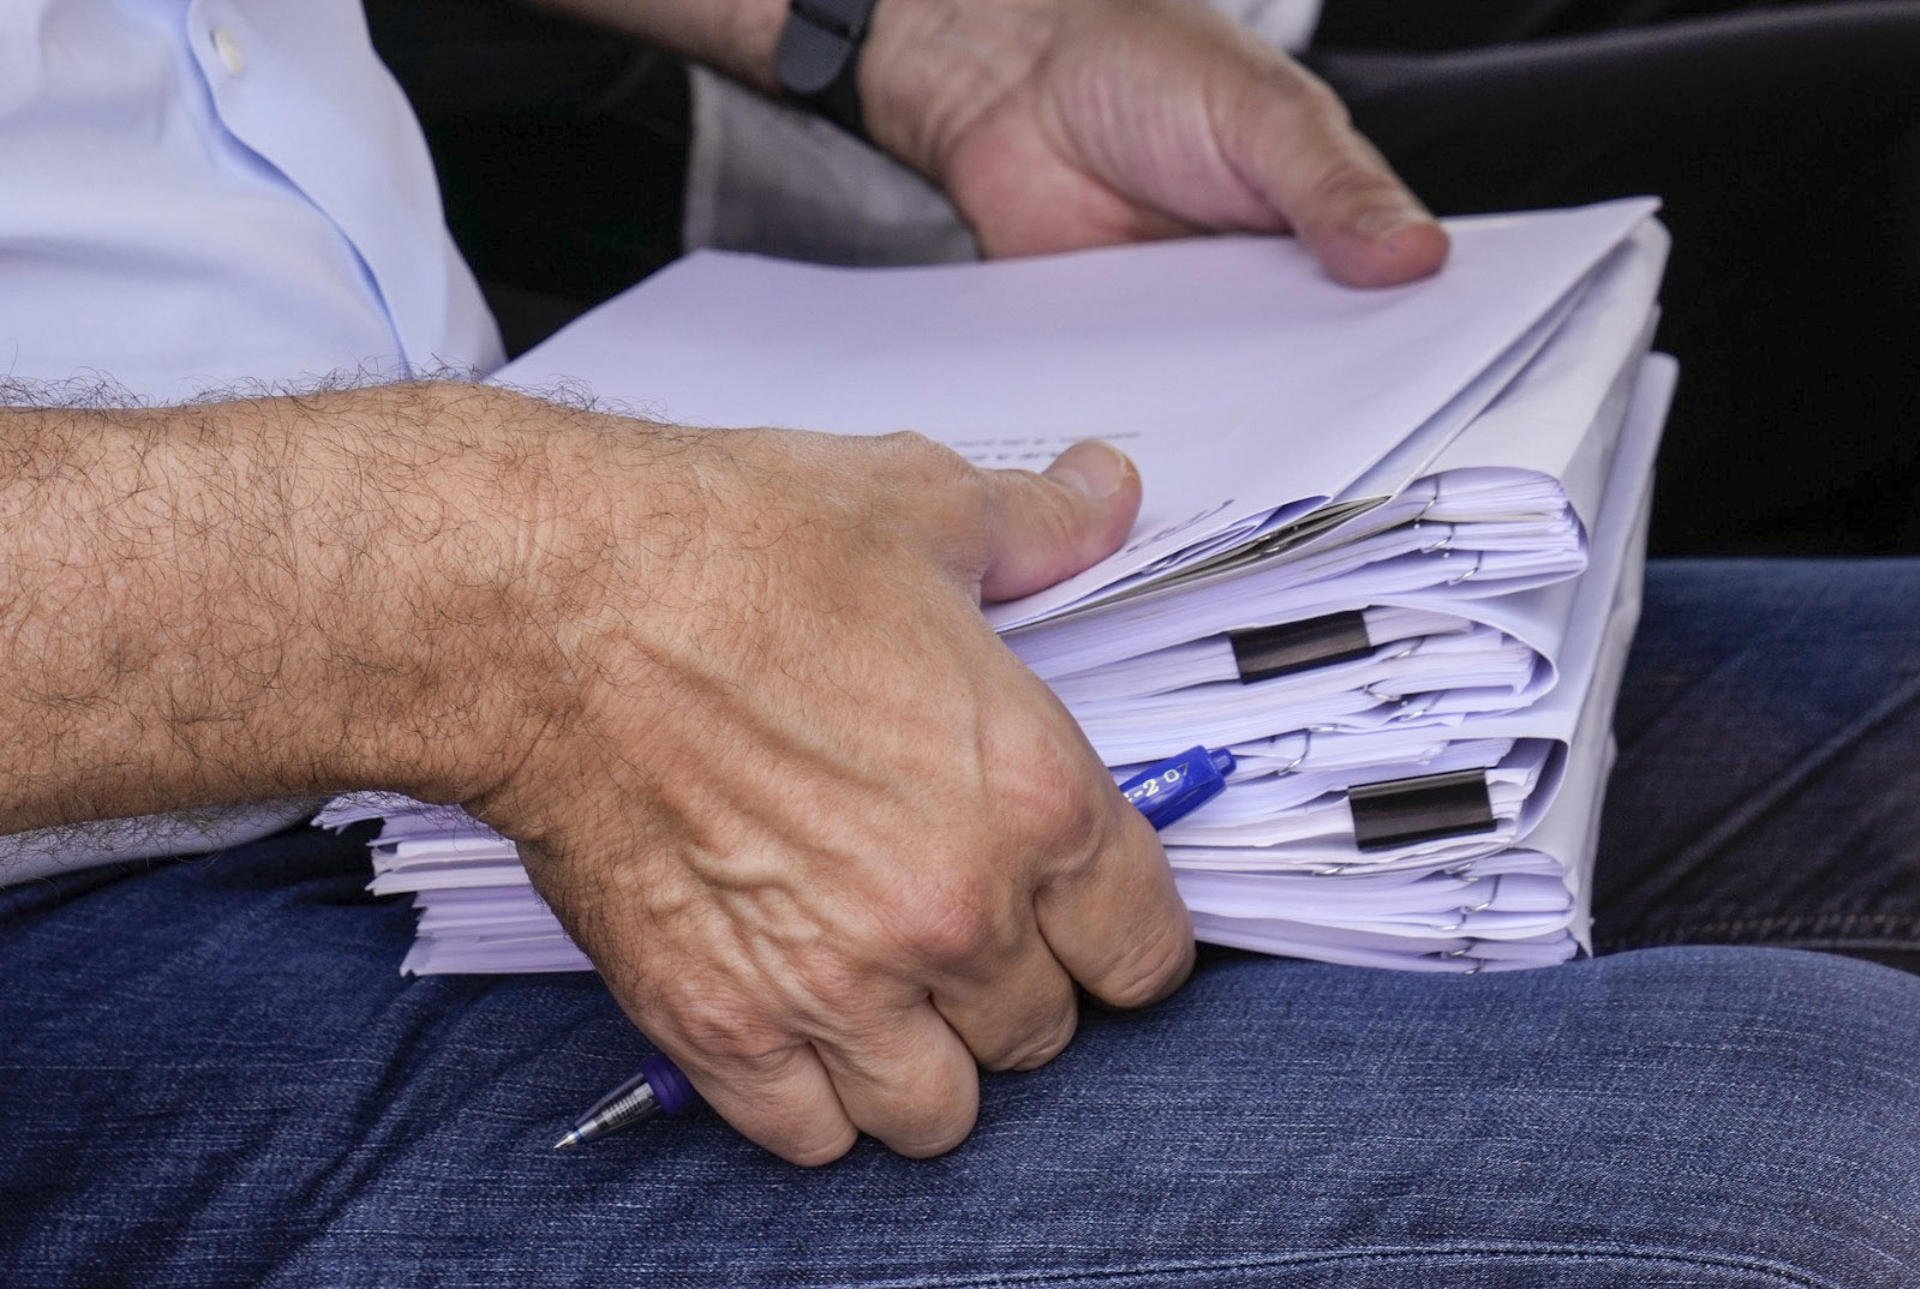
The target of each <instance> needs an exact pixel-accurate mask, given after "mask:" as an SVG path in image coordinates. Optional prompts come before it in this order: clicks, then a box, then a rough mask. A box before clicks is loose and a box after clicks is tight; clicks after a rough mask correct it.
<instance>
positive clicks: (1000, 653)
mask: <svg viewBox="0 0 1920 1289" xmlns="http://www.w3.org/2000/svg"><path fill="white" fill-rule="evenodd" d="M630 425H631V423H627V424H626V426H622V425H620V424H611V425H606V426H603V427H602V431H601V436H600V437H599V438H598V439H597V440H594V441H593V442H592V445H591V448H590V449H589V450H586V451H584V453H583V454H581V455H579V456H577V457H573V458H570V459H569V461H568V463H567V464H566V465H565V466H564V467H563V477H562V479H561V484H562V488H563V491H564V493H565V494H566V495H567V501H568V505H567V506H566V508H565V509H564V510H562V509H560V508H558V507H556V508H554V509H553V510H551V511H549V514H550V516H551V518H550V519H549V520H548V522H546V523H545V524H544V525H543V526H542V527H541V528H539V529H538V530H536V531H537V535H538V538H539V540H538V542H537V549H538V551H539V555H538V557H537V558H536V559H535V560H534V561H533V562H532V563H531V564H530V566H529V569H530V571H529V574H528V577H529V586H530V587H531V588H533V589H534V591H535V598H536V600H537V601H538V602H543V603H547V604H551V605H554V606H557V608H556V610H555V611H554V613H553V616H552V617H551V619H550V620H549V621H548V622H546V623H544V624H536V625H540V626H541V627H542V629H543V630H546V631H548V632H550V638H551V640H552V641H553V653H552V661H553V671H552V675H551V677H550V678H549V682H550V683H549V684H548V685H547V686H546V687H545V692H546V693H548V694H550V695H553V696H554V697H553V699H552V701H551V702H550V704H549V712H550V715H549V718H548V720H547V723H546V728H545V730H544V732H543V733H542V734H541V735H540V736H539V737H538V738H537V739H535V740H533V741H532V742H531V744H530V745H529V747H528V749H527V751H526V753H525V755H524V757H522V758H519V759H517V761H516V763H515V764H514V766H513V768H512V770H511V772H510V773H509V774H508V775H507V776H506V777H505V779H504V780H503V781H502V782H501V783H499V784H498V785H497V786H495V787H493V788H492V789H491V790H489V791H487V792H486V793H484V794H483V795H481V796H479V797H478V799H475V800H472V801H471V802H470V803H469V804H470V808H471V809H473V810H474V811H475V812H476V813H477V814H479V815H480V816H481V817H483V818H485V819H487V820H488V821H489V822H491V823H493V824H494V825H495V826H496V827H498V828H500V829H501V830H502V831H504V832H506V833H507V834H508V835H510V836H512V837H514V838H515V839H516V840H518V841H519V842H520V843H521V851H522V854H523V855H524V856H525V857H526V859H527V863H528V868H529V871H530V872H531V874H532V875H533V878H534V882H535V884H536V885H537V886H538V887H539V888H540V890H541V891H542V893H543V894H544V895H545V896H546V898H547V899H548V901H549V902H550V903H551V905H552V906H553V908H554V910H555V911H556V912H557V913H558V914H559V916H560V918H561V920H562V921H563V922H564V923H565V924H566V925H567V927H568V929H569V930H570V931H571V932H572V934H573V935H574V937H575V938H576V939H577V940H578V942H579V943H580V944H581V946H582V947H583V948H584V949H585V950H586V951H587V953H588V954H589V955H590V956H591V957H592V958H593V959H594V961H595V963H596V964H597V965H598V966H599V967H600V969H601V972H602V973H603V975H604V976H605V977H606V979H607V981H608V983H609V984H610V985H611V987H612V989H613V991H614V993H615V995H616V996H617V997H618V998H619V1000H620V1002H621V1003H622V1005H623V1006H624V1007H625V1008H626V1010H627V1011H628V1013H629V1014H630V1015H631V1016H632V1017H633V1019H634V1021H635V1022H636V1023H638V1024H639V1025H640V1026H641V1027H642V1028H643V1029H645V1031H646V1032H647V1033H648V1035H649V1036H651V1037H652V1038H653V1039H654V1040H655V1041H656V1042H657V1043H658V1044H660V1046H662V1047H663V1048H664V1049H665V1050H666V1051H667V1052H668V1053H669V1054H670V1055H672V1056H673V1058H674V1059H675V1060H676V1061H677V1062H678V1063H679V1064H680V1066H681V1067H682V1068H683V1069H684V1070H685V1071H686V1072H687V1074H688V1075H689V1076H690V1077H691V1078H692V1080H693V1082H694V1083H695V1084H696V1085H697V1086H698V1087H699V1089H700V1091H701V1093H702V1094H703V1095H704V1096H705V1097H706V1098H707V1100H708V1101H709V1102H710V1103H711V1104H712V1105H713V1106H714V1107H715V1108H716V1109H718V1110H719V1112H720V1113H721V1114H723V1115H724V1116H725V1117H726V1118H727V1119H729V1120H730V1121H731V1122H732V1123H733V1124H734V1125H735V1126H736V1127H738V1128H739V1129H740V1130H741V1131H742V1132H744V1133H745V1134H746V1135H748V1136H749V1137H751V1138H753V1139H754V1140H756V1141H758V1142H760V1143H762V1144H763V1145H765V1146H767V1147H768V1148H770V1149H772V1150H774V1151H776V1152H778V1153H779V1154H781V1155H783V1156H785V1157H787V1158H788V1159H790V1160H793V1161H795V1162H799V1163H808V1164H817V1163H823V1162H826V1161H828V1160H831V1159H834V1158H837V1157H838V1156H839V1155H840V1154H842V1153H843V1152H844V1151H846V1150H847V1148H848V1147H849V1146H850V1145H851V1144H852V1142H853V1140H854V1137H855V1130H856V1129H859V1130H862V1131H865V1132H867V1133H870V1134H872V1135H873V1136H875V1137H878V1138H879V1139H880V1140H881V1141H883V1142H885V1143H886V1144H887V1145H889V1146H891V1147H892V1148H894V1149H895V1150H897V1151H900V1152H902V1153H904V1154H909V1155H929V1154H935V1153H938V1152H941V1151H944V1150H947V1149H949V1148H951V1147H952V1146H954V1145H955V1144H957V1143H958V1142H959V1141H960V1140H961V1139H962V1138H963V1137H964V1136H965V1135H966V1133H967V1132H968V1130H969V1129H970V1128H971V1126H972V1123H973V1120H974V1115H975V1110H976V1106H977V1097H978V1087H977V1065H984V1066H986V1067H987V1068H989V1069H996V1070H999V1069H1024V1068H1030V1067H1033V1066H1037V1065H1040V1064H1042V1063H1044V1062H1046V1061H1048V1060H1051V1059H1052V1058H1053V1057H1054V1056H1055V1055H1056V1054H1057V1053H1058V1052H1059V1051H1060V1050H1061V1049H1062V1048H1063V1047H1065V1046H1066V1044H1067V1041H1068V1039H1069V1038H1070V1037H1071V1036H1072V1034H1073V1031H1074V1022H1075V991H1074V982H1076V981H1077V982H1079V983H1080V984H1081V985H1083V986H1085V987H1086V989H1087V990H1089V991H1090V992H1091V993H1092V994H1094V995H1095V996H1096V997H1098V998H1101V999H1103V1000H1105V1001H1107V1002H1109V1003H1113V1004H1118V1005H1125V1006H1131V1005H1138V1004H1143V1003H1148V1002H1151V1001H1154V1000H1155V999H1158V998H1160V997H1162V996H1163V995H1165V994H1166V993H1168V992H1169V991H1171V990H1172V989H1173V988H1174V987H1175V986H1176V985H1178V983H1179V982H1180V981H1181V980H1182V979H1183V978H1184V976H1185V975H1186V973H1187V971H1188V969H1189V966H1190V964H1191V961H1192V951H1193V943H1192V931H1191V926H1190V923H1189V920H1188V917H1187V914H1186V911H1185V909H1184V907H1183V906H1182V904H1181V903H1180V900H1179V898H1178V896H1177V894H1176V892H1175V890H1174V887H1173V882H1172V877H1171V874H1170V871H1169V869H1168V867H1167V864H1166V859H1165V856H1164V854H1163V852H1162V851H1161V848H1160V846H1159V844H1158V842H1157V840H1156V838H1155V836H1154V833H1153V831H1152V829H1151V828H1150V827H1149V826H1148V825H1147V823H1146V822H1145V821H1144V820H1143V819H1142V817H1141V816H1140V815H1139V813H1138V812H1137V811H1135V810H1134V809H1133V808H1131V807H1130V806H1128V805H1127V804H1126V802H1125V800H1124V799H1123V798H1122V797H1121V796H1120V794H1119V792H1118V790H1117V789H1116V788H1115V786H1114V783H1113V780H1112V778H1111V777H1110V776H1109V775H1108V774H1107V772H1106V771H1105V770H1104V769H1103V768H1102V767H1101V765H1100V763H1099V761H1098V759H1097V758H1096V757H1095V755H1094V754H1093V752H1092V750H1091V749H1090V748H1089V747H1088V746H1087V744H1086V742H1085V740H1084V739H1083V738H1082V736H1081V735H1080V733H1079V730H1078V729H1077V727H1076V726H1075V725H1074V723H1073V721H1072V719H1071V717H1069V716H1068V715H1067V713H1066V711H1065V710H1064V709H1063V708H1062V707H1061V706H1060V704H1059V703H1058V702H1057V701H1056V700H1055V699H1054V698H1053V696H1052V695H1051V694H1050V693H1049V692H1048V691H1047V689H1046V688H1045V687H1044V686H1043V685H1042V684H1041V683H1040V682H1039V681H1038V680H1036V679H1035V678H1034V677H1033V676H1032V675H1031V674H1030V673H1029V672H1028V671H1027V670H1026V669H1025V668H1024V667H1022V666H1021V665H1020V663H1019V662H1018V661H1017V660H1016V659H1015V658H1014V656H1013V655H1012V653H1011V652H1009V651H1008V650H1007V649H1006V648H1005V646H1004V645H1002V644H1001V642H1000V641H999V640H998V639H997V638H996V637H995V636H994V635H993V633H992V632H991V631H990V630H989V629H988V628H987V626H986V624H985V622H984V620H983V619H982V617H981V615H980V612H979V603H980V600H981V598H982V597H985V598H987V599H997V598H1007V597H1011V596H1017V595H1022V594H1025V593H1027V592H1030V591H1033V590H1037V589H1039V588H1041V587H1044V586H1047V585H1050V584H1051V583H1053V582H1055V581H1058V580H1059V579H1060V578H1062V577H1064V576H1066V575H1068V574H1070V573H1073V572H1076V571H1078V570H1079V569H1081V568H1083V567H1085V566H1087V565H1088V564H1090V563H1092V562H1094V561H1095V560H1097V559H1099V558H1100V557H1102V556H1104V555H1106V554H1107V553H1109V552H1110V551H1111V550H1113V549H1114V548H1115V547H1116V546H1117V545H1118V544H1119V542H1120V541H1121V540H1122V538H1123V537H1124V536H1125V534H1126V532H1127V530H1128V528H1129V526H1130V524H1131V522H1132V520H1133V517H1134V515H1135V512H1136V510H1137V508H1138V505H1139V498H1140V485H1139V480H1138V477H1137V475H1136V474H1135V472H1134V470H1133V468H1132V466H1131V464H1130V463H1129V462H1128V461H1127V460H1126V459H1125V458H1124V457H1122V456H1121V455H1120V454H1119V453H1118V452H1117V451H1115V450H1113V449H1111V448H1109V447H1106V446H1104V445H1100V444H1083V445H1080V446H1078V447H1076V448H1074V449H1072V450H1071V451H1069V452H1068V453H1066V454H1065V455H1064V456H1063V457H1061V458H1060V460H1059V461H1058V462H1056V463H1055V464H1054V465H1053V466H1052V467H1051V468H1050V469H1049V471H1048V472H1047V473H1046V474H1045V475H1035V474H1029V473H1022V472H1010V471H983V470H976V469H974V468H973V467H971V466H969V465H968V464H967V463H966V462H965V461H963V460H961V459H960V458H959V457H957V456H955V455H954V454H953V453H951V452H949V451H947V450H946V449H944V448H940V447H937V446H935V445H933V444H930V443H928V442H926V441H925V440H922V439H919V438H917V437H915V436H910V435H902V436H895V437H891V438H885V439H843V438H836V437H831V436H824V435H813V434H798V433H785V432H728V433H723V434H706V435H686V436H678V435H675V436H674V437H672V438H670V439H661V438H659V437H657V436H656V437H654V438H652V439H651V440H649V439H648V438H646V437H644V436H642V437H636V436H635V435H634V434H633V431H632V430H631V428H628V427H629V426H630ZM664 433H671V432H664ZM663 442H668V443H671V444H672V446H671V449H670V450H664V451H663V450H662V447H661V444H662V443H663Z"/></svg>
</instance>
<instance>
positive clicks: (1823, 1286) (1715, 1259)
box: [869, 1244, 1844, 1289]
mask: <svg viewBox="0 0 1920 1289" xmlns="http://www.w3.org/2000/svg"><path fill="white" fill-rule="evenodd" d="M1541 1258H1554V1259H1557V1260H1559V1261H1562V1262H1606V1261H1622V1262H1633V1263H1640V1264H1646V1265H1648V1266H1653V1265H1667V1266H1673V1267H1694V1268H1712V1269H1716V1270H1725V1271H1742V1272H1747V1273H1749V1274H1752V1275H1754V1276H1756V1277H1762V1278H1763V1282H1764V1283H1766V1284H1770V1285H1775V1286H1784V1287H1790V1289H1844V1287H1843V1286H1841V1285H1840V1284H1839V1283H1838V1282H1837V1281H1832V1280H1828V1279H1825V1278H1823V1277H1819V1276H1815V1275H1813V1274H1811V1273H1809V1272H1806V1271H1803V1270H1801V1269H1800V1268H1798V1267H1793V1266H1789V1265H1787V1264H1785V1263H1780V1262H1775V1261H1773V1260H1771V1259H1765V1258H1742V1257H1732V1256H1727V1255H1724V1254H1717V1253H1689V1252H1686V1251H1684V1250H1678V1249H1648V1248H1628V1247H1615V1246H1611V1245H1604V1244H1592V1245H1580V1244H1538V1245H1535V1244H1500V1245H1492V1244H1488V1245H1446V1246H1434V1247H1422V1246H1414V1245H1409V1246H1405V1247H1382V1248H1375V1249H1329V1250H1325V1251H1323V1252H1318V1253H1290V1254H1282V1255H1278V1256H1273V1257H1250V1258H1232V1259H1209V1260H1206V1261H1201V1262H1161V1263H1157V1264H1154V1265H1151V1266H1138V1267H1114V1268H1098V1267H1088V1268H1083V1269H1080V1270H1075V1271H1052V1270H1048V1271H1016V1272H1012V1273H1000V1274H993V1275H987V1276H985V1277H981V1276H978V1275H976V1276H971V1277H968V1278H966V1279H959V1280H954V1279H948V1278H945V1277H932V1278H920V1277H916V1278H914V1279H911V1280H886V1281H873V1282H869V1285H870V1289H887V1287H888V1286H897V1287H898V1289H910V1287H913V1286H936V1285H937V1286H948V1287H950V1289H976V1287H977V1289H991V1286H995V1285H1069V1284H1074V1283H1095V1282H1097V1283H1100V1284H1120V1285H1124V1284H1128V1283H1130V1282H1138V1281H1144V1282H1146V1283H1149V1284H1166V1283H1168V1282H1169V1277H1179V1278H1182V1279H1185V1278H1188V1277H1192V1276H1202V1275H1211V1274H1217V1273H1219V1272H1223V1271H1259V1270H1263V1269H1266V1270H1275V1271H1278V1270H1286V1269H1306V1268H1312V1267H1325V1266H1330V1265H1335V1264H1355V1263H1387V1264H1392V1263H1400V1262H1413V1261H1418V1262H1422V1263H1427V1264H1431V1263H1434V1262H1436V1261H1452V1262H1472V1261H1513V1262H1519V1261H1535V1260H1538V1259H1541Z"/></svg>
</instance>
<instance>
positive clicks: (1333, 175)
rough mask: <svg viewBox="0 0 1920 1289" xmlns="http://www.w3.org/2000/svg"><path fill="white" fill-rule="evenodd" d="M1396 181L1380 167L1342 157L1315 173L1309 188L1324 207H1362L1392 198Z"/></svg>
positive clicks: (1314, 202) (1322, 207)
mask: <svg viewBox="0 0 1920 1289" xmlns="http://www.w3.org/2000/svg"><path fill="white" fill-rule="evenodd" d="M1396 192H1397V189H1396V187H1395V186H1394V184H1393V183H1392V182H1391V181H1390V180H1389V179H1388V178H1387V177H1386V176H1385V175H1383V174H1381V173H1380V172H1379V171H1378V170H1375V169H1374V168H1373V167H1371V166H1368V165H1365V164H1363V163H1362V162H1360V161H1359V160H1356V159H1354V158H1349V157H1342V158H1340V159H1339V160H1337V161H1335V162H1333V163H1332V164H1330V165H1328V166H1326V167H1325V168H1324V169H1323V170H1321V172H1320V173H1319V174H1318V175H1317V176H1315V178H1314V181H1313V183H1312V185H1311V187H1310V188H1309V189H1308V193H1309V198H1310V200H1311V201H1312V202H1313V204H1314V205H1315V206H1317V207H1319V208H1321V209H1326V210H1332V209H1340V210H1344V209H1350V208H1351V209H1358V208H1361V207H1364V206H1371V205H1374V204H1377V203H1378V202H1379V201H1380V200H1382V199H1383V198H1391V197H1392V196H1393V195H1394V194H1395V193H1396Z"/></svg>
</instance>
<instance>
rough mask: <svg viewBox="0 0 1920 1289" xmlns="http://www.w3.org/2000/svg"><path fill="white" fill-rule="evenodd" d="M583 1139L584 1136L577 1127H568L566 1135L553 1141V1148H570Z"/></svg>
mask: <svg viewBox="0 0 1920 1289" xmlns="http://www.w3.org/2000/svg"><path fill="white" fill-rule="evenodd" d="M585 1140H586V1138H585V1137H583V1136H581V1135H580V1130H579V1129H578V1128H569V1129H568V1130H567V1135H566V1136H564V1137H562V1138H560V1140H558V1141H556V1142H554V1143H553V1148H554V1149H555V1150H571V1149H572V1148H573V1147H575V1146H577V1145H579V1144H580V1143H581V1142H583V1141H585Z"/></svg>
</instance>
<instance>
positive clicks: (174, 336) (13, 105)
mask: <svg viewBox="0 0 1920 1289" xmlns="http://www.w3.org/2000/svg"><path fill="white" fill-rule="evenodd" d="M501 360H502V354H501V349H500V339H499V334H498V331H497V330H496V328H495V326H494V323H493V319H492V317H491V316H490V315H489V314H488V312H487V309H486V306H485V304H484V303H483V301H482V300H481V297H480V292H479V288H478V287H477V285H476V284H475V282H474V280H473V275H472V274H471V273H470V272H469V271H468V269H467V266H466V264H465V263H464V262H463V261H462V260H461V258H460V255H459V252H458V251H457V250H456V249H455V248H454V245H453V242H452V240H451V238H450V237H449V236H448V234H447V230H446V224H445V219H444V217H443V215H442V213H441V207H440V196H439V191H438V188H437V187H436V184H435V180H434V173H433V166H432V163H431V160H430V159H429V157H428V155H427V149H426V143H425V140H424V139H423V138H422V136H421V133H420V127H419V124H418V123H417V122H416V121H415V119H414V117H413V114H412V111H411V110H410V109H409V107H408V106H407V102H406V100H405V98H404V97H403V96H402V95H401V92H400V89H399V87H398V86H397V85H396V84H395V83H394V81H393V78H392V77H391V76H390V75H389V74H388V73H387V71H386V69H385V68H384V67H383V66H382V65H381V64H380V61H379V59H378V58H377V57H376V56H375V54H374V51H373V45H372V42H371V40H370V39H369V37H368V34H367V28H366V19H365V16H364V15H363V13H362V11H361V8H360V4H359V2H358V0H0V396H4V398H5V399H6V400H8V401H12V402H16V403H19V402H26V403H36V402H42V401H56V400H61V399H65V398H73V397H80V398H86V397H89V396H97V394H98V393H99V391H100V390H101V389H102V388H103V387H108V388H112V389H116V390H118V391H120V392H121V393H123V394H126V395H131V396H132V397H134V398H137V399H139V400H141V401H144V402H148V403H169V402H177V401H181V400H184V399H187V398H191V397H196V396H200V395H203V394H206V393H208V392H209V391H220V390H224V389H230V388H235V387H236V386H240V387H246V386H253V385H256V384H257V383H258V382H266V383H268V384H270V385H299V384H310V383H312V382H313V381H315V380H317V379H320V378H324V377H328V376H333V375H337V374H339V373H341V372H346V373H350V374H352V375H353V376H354V377H355V378H356V379H397V378H401V377H405V376H410V375H419V374H422V373H425V372H433V371H442V370H446V369H449V368H450V369H453V370H456V371H466V372H479V373H484V372H487V371H490V370H492V369H493V368H494V367H496V366H498V365H499V363H500V362H501ZM109 396H110V397H111V395H109ZM312 804H313V803H309V802H279V803H267V804H262V805H253V806H246V807H236V808H233V809H230V810H214V811H200V812H195V813H194V814H191V815H183V816H169V817H167V818H165V819H148V820H129V821H123V822H120V823H116V824H106V825H99V826H89V827H87V828H83V829H62V830H59V831H58V832H57V833H47V834H32V833H29V834H22V835H18V836H14V837H6V838H0V883H5V882H10V881H15V880H19V879H21V878H24V877H27V876H31V875H33V874H35V873H40V872H46V871H50V870H52V869H56V868H70V867H79V866H82V865H85V864H89V863H97V862H101V861H104V860H108V859H116V858H136V857H141V856H147V855H159V854H169V853H180V852H184V851H197V850H206V849H211V848H216V847H218V846H221V845H229V844H236V843H238V842H240V841H244V840H247V839H249V838H251V837H254V836H258V835H261V834H263V833H265V832H268V831H272V830H273V829H275V828H278V827H281V826H284V825H285V824H287V823H290V822H292V821H293V820H295V819H297V818H299V817H300V816H301V815H302V814H303V813H305V811H306V810H307V809H309V808H310V807H311V805H312Z"/></svg>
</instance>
